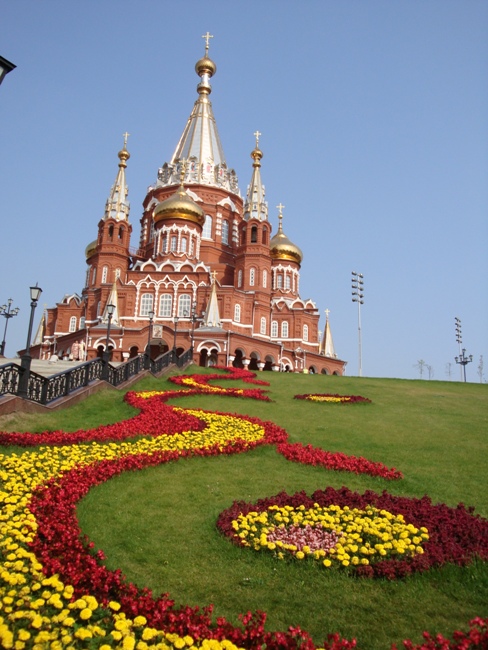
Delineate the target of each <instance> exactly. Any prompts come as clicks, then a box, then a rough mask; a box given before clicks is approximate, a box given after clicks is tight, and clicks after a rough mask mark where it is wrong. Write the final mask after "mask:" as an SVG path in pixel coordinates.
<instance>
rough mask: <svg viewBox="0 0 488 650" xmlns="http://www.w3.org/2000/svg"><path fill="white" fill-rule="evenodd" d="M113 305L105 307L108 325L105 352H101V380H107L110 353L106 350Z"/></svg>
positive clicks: (113, 310) (113, 309)
mask: <svg viewBox="0 0 488 650" xmlns="http://www.w3.org/2000/svg"><path fill="white" fill-rule="evenodd" d="M115 309H116V307H115V305H112V304H110V305H107V315H108V325H107V338H106V340H105V350H104V351H103V357H102V362H103V366H102V379H105V380H107V379H108V362H109V360H110V352H109V349H108V346H109V343H110V326H111V325H112V316H113V315H114V312H115Z"/></svg>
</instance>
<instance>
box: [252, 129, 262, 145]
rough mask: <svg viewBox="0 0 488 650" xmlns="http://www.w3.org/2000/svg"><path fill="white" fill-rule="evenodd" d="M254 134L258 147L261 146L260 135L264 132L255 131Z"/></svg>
mask: <svg viewBox="0 0 488 650" xmlns="http://www.w3.org/2000/svg"><path fill="white" fill-rule="evenodd" d="M253 135H255V136H256V147H258V146H259V136H260V135H263V134H262V133H259V131H255V132H254V133H253Z"/></svg>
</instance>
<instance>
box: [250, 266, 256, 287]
mask: <svg viewBox="0 0 488 650" xmlns="http://www.w3.org/2000/svg"><path fill="white" fill-rule="evenodd" d="M255 279H256V271H255V269H250V271H249V285H250V286H251V287H253V286H254V282H255Z"/></svg>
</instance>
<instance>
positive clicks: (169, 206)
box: [153, 185, 205, 226]
mask: <svg viewBox="0 0 488 650" xmlns="http://www.w3.org/2000/svg"><path fill="white" fill-rule="evenodd" d="M153 217H154V223H158V222H159V221H163V220H164V219H184V220H185V221H192V222H193V223H197V224H199V225H200V226H203V224H204V222H205V213H204V211H203V210H202V208H201V207H200V206H199V205H197V204H196V203H195V201H194V200H193V199H192V198H191V197H190V196H188V194H187V193H186V191H185V188H184V187H183V185H180V187H179V188H178V189H177V191H176V192H175V193H174V194H172V195H171V196H170V197H169V198H168V199H166V200H165V201H161V203H158V204H157V206H156V207H155V208H154V212H153Z"/></svg>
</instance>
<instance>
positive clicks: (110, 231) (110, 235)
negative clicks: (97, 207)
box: [108, 225, 114, 241]
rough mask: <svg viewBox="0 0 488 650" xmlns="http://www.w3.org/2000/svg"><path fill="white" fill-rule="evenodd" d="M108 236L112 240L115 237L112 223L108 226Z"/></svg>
mask: <svg viewBox="0 0 488 650" xmlns="http://www.w3.org/2000/svg"><path fill="white" fill-rule="evenodd" d="M108 238H109V239H110V241H112V239H113V238H114V227H113V226H112V225H110V226H109V227H108Z"/></svg>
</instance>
